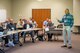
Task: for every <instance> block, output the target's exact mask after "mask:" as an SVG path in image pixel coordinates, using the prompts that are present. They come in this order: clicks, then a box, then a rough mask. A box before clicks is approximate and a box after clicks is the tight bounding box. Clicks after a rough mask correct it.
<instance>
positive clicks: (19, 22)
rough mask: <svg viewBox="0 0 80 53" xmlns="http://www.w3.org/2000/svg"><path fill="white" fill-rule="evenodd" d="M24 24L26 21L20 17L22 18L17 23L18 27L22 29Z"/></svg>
mask: <svg viewBox="0 0 80 53" xmlns="http://www.w3.org/2000/svg"><path fill="white" fill-rule="evenodd" d="M23 25H24V22H23V20H22V19H20V20H19V21H18V23H17V28H18V29H20V30H22V29H23Z"/></svg>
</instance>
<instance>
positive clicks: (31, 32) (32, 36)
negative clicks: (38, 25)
mask: <svg viewBox="0 0 80 53" xmlns="http://www.w3.org/2000/svg"><path fill="white" fill-rule="evenodd" d="M26 34H30V35H31V38H32V42H34V35H33V31H30V32H23V38H24V42H25V38H26Z"/></svg>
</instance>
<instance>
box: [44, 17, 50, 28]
mask: <svg viewBox="0 0 80 53" xmlns="http://www.w3.org/2000/svg"><path fill="white" fill-rule="evenodd" d="M48 20H49V18H46V20H45V21H44V22H43V27H44V28H45V27H46V26H47V24H48Z"/></svg>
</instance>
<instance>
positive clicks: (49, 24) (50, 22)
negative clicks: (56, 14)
mask: <svg viewBox="0 0 80 53" xmlns="http://www.w3.org/2000/svg"><path fill="white" fill-rule="evenodd" d="M53 25H54V24H53V23H52V21H51V19H49V20H48V24H47V27H46V28H49V31H50V30H51V29H53V28H54V26H53ZM47 35H48V41H52V35H53V33H47Z"/></svg>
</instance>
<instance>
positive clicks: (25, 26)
mask: <svg viewBox="0 0 80 53" xmlns="http://www.w3.org/2000/svg"><path fill="white" fill-rule="evenodd" d="M23 28H24V29H29V28H33V26H32V24H31V23H30V22H29V21H27V22H26V23H25V24H24V26H23ZM32 33H33V31H29V32H24V33H23V37H24V42H25V38H26V34H30V35H31V38H32V42H34V38H33V37H34V36H33V34H32Z"/></svg>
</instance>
